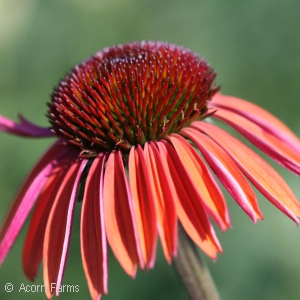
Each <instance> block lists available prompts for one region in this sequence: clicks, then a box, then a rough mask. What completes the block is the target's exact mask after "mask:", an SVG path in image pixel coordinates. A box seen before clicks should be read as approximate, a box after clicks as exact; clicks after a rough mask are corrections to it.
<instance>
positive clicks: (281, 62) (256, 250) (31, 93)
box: [0, 0, 300, 300]
mask: <svg viewBox="0 0 300 300" xmlns="http://www.w3.org/2000/svg"><path fill="white" fill-rule="evenodd" d="M299 11H300V1H298V0H294V1H292V0H287V1H279V0H252V1H240V0H228V1H223V0H211V1H208V0H207V1H204V0H187V1H179V0H172V1H171V0H165V1H161V0H151V1H147V0H87V1H82V0H60V1H45V0H22V1H18V0H0V114H3V115H5V116H7V117H10V118H12V119H15V120H16V117H17V114H18V113H22V114H23V115H24V116H26V117H27V118H28V119H30V120H32V121H33V122H35V123H38V124H40V125H45V126H46V125H47V120H46V117H45V113H46V110H47V107H46V102H47V101H49V95H50V94H51V91H52V89H53V87H54V86H55V85H56V84H57V83H58V81H59V79H61V78H62V77H63V76H64V74H65V73H67V72H68V71H69V70H70V69H71V68H72V67H73V66H74V65H75V64H76V63H79V62H81V61H82V60H83V59H84V58H88V57H89V56H91V55H92V54H94V53H95V52H97V51H98V50H100V49H102V48H104V47H106V46H110V45H114V44H119V43H125V42H131V41H141V40H143V39H146V40H162V41H168V42H171V43H176V44H180V45H183V46H185V47H187V48H190V49H192V50H194V51H196V52H198V53H200V54H201V55H203V56H204V57H206V59H207V60H208V61H210V63H211V64H212V65H213V66H214V68H215V70H216V71H217V73H218V77H217V83H218V84H221V85H222V91H223V92H224V93H226V94H231V95H235V96H239V97H241V98H244V99H248V100H251V101H253V102H255V103H257V104H259V105H261V106H263V107H265V108H266V109H268V110H269V111H271V112H272V113H273V114H275V115H277V116H278V117H279V118H281V119H282V120H283V121H284V122H285V123H287V124H288V125H289V126H290V127H291V128H292V129H293V130H294V131H295V132H296V133H297V134H298V135H300V118H299V108H300V103H299V98H300V84H299V82H300V18H299ZM50 143H52V140H29V139H22V138H16V137H12V136H8V135H6V134H4V133H0V219H1V220H3V218H4V215H5V212H6V211H7V209H8V207H9V205H10V203H11V201H12V199H13V197H14V195H15V193H16V191H17V189H18V187H19V186H20V184H21V182H22V180H23V179H24V178H25V176H26V174H27V173H28V172H29V171H30V169H31V167H32V165H33V164H34V162H35V161H36V160H37V159H38V157H39V156H40V155H41V154H42V153H43V151H45V149H46V148H47V147H48V145H50ZM276 169H277V170H279V172H280V173H281V174H282V176H284V178H285V179H286V181H287V182H288V183H289V185H290V186H291V187H292V189H293V190H294V192H295V193H296V195H297V196H298V197H299V198H300V184H299V178H297V177H296V176H294V175H291V174H290V173H288V172H286V171H285V170H283V169H282V168H280V167H277V166H276ZM228 202H229V207H230V211H231V219H232V224H233V228H232V229H231V230H229V231H227V232H226V233H220V232H219V231H218V235H219V237H220V241H221V243H222V246H223V250H224V253H223V254H222V255H220V256H219V258H218V260H217V262H216V263H213V262H211V261H210V260H208V259H207V264H208V266H209V268H210V270H211V273H212V276H213V277H214V279H215V282H216V285H217V287H218V289H219V292H220V295H221V297H222V299H225V300H231V299H244V300H247V299H249V300H250V299H272V300H276V299H278V300H279V299H300V253H299V249H300V228H298V227H297V226H296V225H295V224H294V223H293V222H292V221H291V220H289V219H288V218H287V217H285V216H284V215H282V214H281V213H280V212H278V211H277V210H276V209H275V208H273V207H272V205H271V204H270V203H268V201H267V200H265V199H264V198H263V197H259V203H260V205H261V209H262V211H263V213H264V216H265V221H260V222H258V224H256V225H254V224H252V222H251V220H250V219H249V218H248V217H247V216H246V215H245V213H244V212H242V211H241V209H240V208H239V207H238V206H237V205H236V204H235V203H234V201H233V200H232V199H230V197H228ZM79 222H80V205H78V206H77V209H76V216H75V222H74V230H73V234H72V241H71V250H70V255H69V259H68V263H67V269H66V274H65V279H64V281H63V283H64V284H73V285H79V287H80V291H79V293H62V294H61V295H60V299H62V300H64V299H74V298H75V299H89V292H88V289H87V284H86V280H85V277H84V274H83V270H82V264H81V258H80V249H79ZM26 224H27V225H28V223H26ZM27 225H26V226H25V228H23V230H22V232H21V234H20V236H19V238H18V240H17V242H16V243H15V245H14V247H13V249H12V251H11V253H10V254H9V255H8V257H7V259H6V261H5V262H4V264H3V265H2V267H1V269H0V299H5V300H6V299H7V300H8V299H20V300H21V299H45V295H44V294H43V293H41V292H37V293H25V292H18V290H19V288H20V286H21V283H24V284H25V285H26V284H31V282H29V281H28V280H27V279H26V278H25V276H24V275H23V273H22V268H21V251H22V244H23V240H24V237H25V233H26V227H27ZM53 246H55V245H53ZM7 282H10V283H12V284H14V287H15V288H14V291H13V292H11V293H7V292H5V290H4V285H5V283H7ZM36 284H42V268H41V269H40V272H39V276H38V278H37V279H36ZM54 298H55V297H54ZM103 299H108V300H115V299H144V300H147V299H157V300H166V299H172V300H176V299H187V296H186V294H185V292H184V291H183V290H182V288H181V286H180V283H179V281H178V279H177V277H176V275H175V273H174V269H173V268H172V267H170V266H168V264H167V263H166V262H165V260H164V258H163V256H162V253H161V250H160V246H159V247H158V258H157V262H156V266H155V269H154V270H151V271H148V272H146V273H143V272H140V271H139V272H138V274H137V277H136V279H135V280H132V279H131V278H129V277H127V275H125V273H124V272H123V270H122V269H121V268H120V266H119V265H118V263H117V262H116V260H115V259H114V257H113V256H112V255H111V256H110V260H109V295H108V296H103Z"/></svg>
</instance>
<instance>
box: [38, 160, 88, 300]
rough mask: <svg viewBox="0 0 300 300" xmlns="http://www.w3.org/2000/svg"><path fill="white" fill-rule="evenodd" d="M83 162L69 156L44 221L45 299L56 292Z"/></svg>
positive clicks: (59, 282)
mask: <svg viewBox="0 0 300 300" xmlns="http://www.w3.org/2000/svg"><path fill="white" fill-rule="evenodd" d="M69 158H70V157H69ZM70 159H71V158H70ZM87 161H88V160H87V159H84V160H80V159H78V158H77V159H76V157H73V164H72V165H71V167H70V169H69V170H68V172H67V173H66V176H65V178H64V180H63V181H62V183H61V186H60V189H59V191H58V193H57V195H56V198H55V201H54V204H53V207H52V209H51V212H50V215H49V219H48V222H47V227H46V232H45V240H44V250H43V262H44V270H43V274H44V283H45V286H46V295H47V297H48V298H51V297H52V295H53V294H54V292H56V296H58V295H59V293H60V289H61V283H62V279H63V276H64V271H65V266H66V259H67V255H68V250H69V242H70V235H71V229H72V223H73V216H74V207H75V204H76V195H77V191H78V184H79V179H80V176H81V174H82V172H83V169H84V167H85V165H86V164H87Z"/></svg>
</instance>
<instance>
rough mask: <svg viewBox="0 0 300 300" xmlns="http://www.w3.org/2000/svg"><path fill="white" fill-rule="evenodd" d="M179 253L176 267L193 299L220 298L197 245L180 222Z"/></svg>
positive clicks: (208, 299) (217, 299)
mask: <svg viewBox="0 0 300 300" xmlns="http://www.w3.org/2000/svg"><path fill="white" fill-rule="evenodd" d="M178 225H179V226H178V254H177V257H176V258H175V259H174V265H175V268H176V270H177V272H178V274H179V276H180V278H181V281H182V282H183V284H184V286H185V289H186V291H187V293H188V295H189V298H190V299H191V300H220V297H219V295H218V292H217V290H216V288H215V285H214V282H213V280H212V278H211V275H210V273H209V270H208V269H207V267H206V265H205V263H204V262H203V261H202V260H201V257H200V256H199V253H198V251H197V247H196V245H195V244H194V243H193V241H192V240H191V239H190V237H189V236H188V235H187V234H186V232H185V230H184V229H183V227H182V226H181V224H178Z"/></svg>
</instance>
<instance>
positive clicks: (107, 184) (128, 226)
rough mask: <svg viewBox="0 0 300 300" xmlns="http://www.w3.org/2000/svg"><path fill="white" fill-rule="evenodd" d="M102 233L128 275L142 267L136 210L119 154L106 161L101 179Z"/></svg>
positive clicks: (113, 153) (116, 152) (110, 156)
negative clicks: (103, 223)
mask: <svg viewBox="0 0 300 300" xmlns="http://www.w3.org/2000/svg"><path fill="white" fill-rule="evenodd" d="M103 200H104V215H105V229H106V236H107V239H108V242H109V245H110V247H111V249H112V251H113V252H114V254H115V256H116V258H117V259H118V261H119V263H120V264H121V266H122V267H123V269H124V270H125V272H126V273H127V274H129V275H130V276H132V277H134V276H135V273H136V267H137V264H139V265H140V266H141V268H143V267H144V265H143V259H142V250H141V246H140V241H139V236H138V229H137V224H136V219H135V210H134V204H133V200H132V195H131V191H130V188H129V185H128V181H127V178H126V174H125V170H124V165H123V161H122V156H121V153H120V151H113V152H111V154H110V155H109V158H108V160H107V164H106V169H105V175H104V194H103Z"/></svg>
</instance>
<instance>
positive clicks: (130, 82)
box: [48, 42, 217, 155]
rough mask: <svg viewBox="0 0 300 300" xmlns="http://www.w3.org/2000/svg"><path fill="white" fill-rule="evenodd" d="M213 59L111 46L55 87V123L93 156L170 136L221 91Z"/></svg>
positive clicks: (167, 49)
mask: <svg viewBox="0 0 300 300" xmlns="http://www.w3.org/2000/svg"><path fill="white" fill-rule="evenodd" d="M215 76H216V74H215V73H214V71H213V69H212V68H211V67H210V66H209V65H208V63H207V62H206V61H205V60H204V59H202V58H199V56H198V55H197V54H195V53H193V52H191V51H189V50H187V49H185V48H182V47H179V46H175V45H171V44H167V43H161V42H142V43H132V44H127V45H121V46H116V47H111V48H107V49H104V50H103V51H100V52H98V53H97V54H96V55H95V56H93V57H91V58H90V59H88V60H86V61H84V62H82V63H81V64H79V65H77V66H75V68H74V69H73V70H72V71H71V74H69V75H67V76H66V78H65V79H64V80H62V81H61V82H60V84H59V86H58V87H57V88H56V89H55V91H54V93H53V94H52V102H51V103H49V112H48V117H49V120H50V123H51V125H52V130H53V131H54V132H55V133H56V134H57V135H59V136H61V137H64V138H65V139H67V140H68V141H69V142H70V143H72V144H73V145H76V146H78V147H80V148H81V149H82V151H84V152H85V153H90V154H91V155H93V154H95V155H96V154H97V153H98V152H100V151H111V150H113V149H116V148H120V149H122V151H124V152H128V151H129V150H130V148H131V146H132V145H137V144H140V145H143V144H144V143H145V142H146V141H151V140H159V139H163V138H165V137H166V136H167V135H168V134H170V133H172V132H178V131H179V130H180V129H181V128H182V127H183V126H185V125H187V124H188V123H189V122H190V121H191V120H193V119H195V118H197V117H203V116H204V115H205V113H206V112H207V100H209V99H210V98H211V97H212V95H213V94H214V93H215V92H216V91H217V88H216V87H212V85H213V81H214V79H215Z"/></svg>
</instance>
